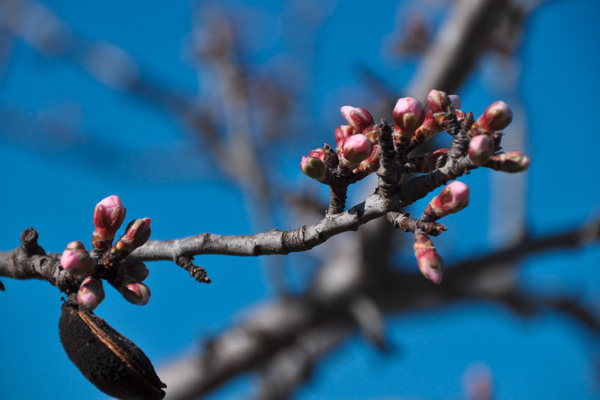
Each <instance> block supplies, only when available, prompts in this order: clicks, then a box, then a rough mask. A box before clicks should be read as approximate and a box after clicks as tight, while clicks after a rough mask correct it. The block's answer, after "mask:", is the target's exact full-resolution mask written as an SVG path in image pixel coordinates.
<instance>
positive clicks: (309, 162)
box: [300, 150, 327, 182]
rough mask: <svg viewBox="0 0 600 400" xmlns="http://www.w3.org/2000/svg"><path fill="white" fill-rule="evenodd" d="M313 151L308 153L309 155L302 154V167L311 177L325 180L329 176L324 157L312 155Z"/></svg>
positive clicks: (321, 180)
mask: <svg viewBox="0 0 600 400" xmlns="http://www.w3.org/2000/svg"><path fill="white" fill-rule="evenodd" d="M313 151H315V150H313ZM313 151H311V152H310V153H308V155H309V157H305V156H302V161H301V162H300V169H301V170H302V172H303V173H304V174H305V175H306V176H308V177H309V178H313V179H316V180H317V181H319V182H323V180H325V178H326V176H327V168H326V167H325V164H324V163H323V161H322V158H317V157H311V156H310V154H311V153H313ZM323 155H324V154H323Z"/></svg>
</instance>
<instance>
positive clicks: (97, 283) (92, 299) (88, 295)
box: [77, 276, 105, 310]
mask: <svg viewBox="0 0 600 400" xmlns="http://www.w3.org/2000/svg"><path fill="white" fill-rule="evenodd" d="M104 296H105V295H104V288H103V287H102V280H100V279H97V278H92V277H91V276H88V277H87V278H85V280H84V281H83V282H82V283H81V286H79V290H78V291H77V303H78V304H79V305H80V306H81V307H83V308H86V309H88V310H93V309H95V308H96V307H98V305H99V304H100V303H102V300H104Z"/></svg>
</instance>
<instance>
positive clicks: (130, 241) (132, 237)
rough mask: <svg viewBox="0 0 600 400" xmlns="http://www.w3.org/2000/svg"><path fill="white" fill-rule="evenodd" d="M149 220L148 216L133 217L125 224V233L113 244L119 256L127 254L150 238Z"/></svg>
mask: <svg viewBox="0 0 600 400" xmlns="http://www.w3.org/2000/svg"><path fill="white" fill-rule="evenodd" d="M150 222H151V220H150V218H144V219H134V220H133V221H131V222H130V223H129V225H127V229H126V230H125V234H124V235H123V236H122V237H121V239H119V241H118V242H117V244H115V246H114V247H115V248H116V250H117V251H118V252H119V254H121V256H126V255H128V254H129V253H131V252H132V251H133V250H135V249H137V248H138V247H140V246H143V245H144V243H146V242H147V241H148V239H150V234H151V233H152V230H151V229H150Z"/></svg>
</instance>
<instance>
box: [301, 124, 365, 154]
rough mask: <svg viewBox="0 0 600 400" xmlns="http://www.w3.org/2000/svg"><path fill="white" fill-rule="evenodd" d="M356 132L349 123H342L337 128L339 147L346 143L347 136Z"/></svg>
mask: <svg viewBox="0 0 600 400" xmlns="http://www.w3.org/2000/svg"><path fill="white" fill-rule="evenodd" d="M355 133H356V131H355V130H354V129H353V128H352V127H351V126H349V125H340V126H338V127H337V128H336V129H335V133H334V136H335V144H336V145H337V147H338V148H341V147H342V144H343V143H344V140H346V138H347V137H348V136H352V135H354V134H355ZM308 156H309V157H312V156H311V155H310V153H309V154H308Z"/></svg>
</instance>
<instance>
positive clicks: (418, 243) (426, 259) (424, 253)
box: [413, 231, 444, 285]
mask: <svg viewBox="0 0 600 400" xmlns="http://www.w3.org/2000/svg"><path fill="white" fill-rule="evenodd" d="M413 248H414V251H415V257H416V258H417V264H418V266H419V269H420V270H421V273H422V274H423V275H424V276H425V277H426V278H427V279H429V280H430V281H432V282H433V283H435V284H438V285H439V284H440V283H442V275H443V274H444V260H442V257H441V256H440V255H439V254H438V252H437V250H436V248H435V246H434V245H433V242H432V241H431V239H429V236H427V234H426V233H425V232H422V231H418V232H416V233H415V244H414V246H413Z"/></svg>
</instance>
